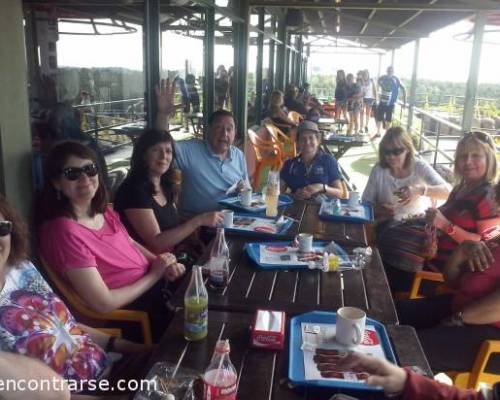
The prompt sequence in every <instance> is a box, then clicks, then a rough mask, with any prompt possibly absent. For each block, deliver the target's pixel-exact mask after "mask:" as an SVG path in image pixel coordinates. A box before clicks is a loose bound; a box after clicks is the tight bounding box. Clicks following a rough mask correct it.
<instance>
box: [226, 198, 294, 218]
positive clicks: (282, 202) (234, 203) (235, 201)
mask: <svg viewBox="0 0 500 400" xmlns="http://www.w3.org/2000/svg"><path fill="white" fill-rule="evenodd" d="M261 196H262V194H261V193H253V194H252V199H257V198H260V197H261ZM219 204H222V205H224V206H226V207H229V208H233V209H235V210H241V211H245V212H251V213H261V212H264V211H266V206H265V205H261V206H255V207H246V206H243V205H242V204H241V203H240V199H239V198H238V196H231V197H226V198H224V199H222V200H219ZM290 204H293V199H292V198H291V197H290V196H288V195H286V194H280V196H279V199H278V207H285V206H289V205H290Z"/></svg>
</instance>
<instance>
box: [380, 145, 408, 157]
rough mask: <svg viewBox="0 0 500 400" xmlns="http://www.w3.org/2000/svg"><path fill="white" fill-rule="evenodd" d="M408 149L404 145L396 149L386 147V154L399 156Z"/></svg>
mask: <svg viewBox="0 0 500 400" xmlns="http://www.w3.org/2000/svg"><path fill="white" fill-rule="evenodd" d="M405 150H406V149H405V148H404V147H396V148H395V149H385V150H384V156H390V155H393V156H399V155H401V154H403V153H404V151H405Z"/></svg>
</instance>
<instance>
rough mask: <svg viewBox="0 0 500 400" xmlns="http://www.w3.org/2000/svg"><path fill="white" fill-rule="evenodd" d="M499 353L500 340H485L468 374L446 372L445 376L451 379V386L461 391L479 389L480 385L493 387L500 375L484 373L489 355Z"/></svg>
mask: <svg viewBox="0 0 500 400" xmlns="http://www.w3.org/2000/svg"><path fill="white" fill-rule="evenodd" d="M495 353H500V340H485V341H484V342H483V343H481V347H480V348H479V351H478V352H477V355H476V359H475V360H474V365H473V366H472V370H471V371H470V372H447V373H446V375H448V376H450V377H451V378H452V379H453V384H454V385H455V386H458V387H459V388H462V389H474V390H478V389H479V384H480V383H486V384H488V385H489V386H493V384H494V383H496V382H499V381H500V375H497V374H491V373H489V372H485V371H484V370H485V368H486V366H487V365H488V361H489V359H490V357H491V355H493V354H495Z"/></svg>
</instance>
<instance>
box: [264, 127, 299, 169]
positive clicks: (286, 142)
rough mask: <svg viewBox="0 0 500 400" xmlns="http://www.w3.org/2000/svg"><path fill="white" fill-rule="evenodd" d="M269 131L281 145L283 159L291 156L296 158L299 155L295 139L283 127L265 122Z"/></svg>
mask: <svg viewBox="0 0 500 400" xmlns="http://www.w3.org/2000/svg"><path fill="white" fill-rule="evenodd" d="M264 126H265V127H266V129H267V131H268V132H269V134H270V135H271V137H272V138H273V139H274V140H275V141H276V142H277V143H280V145H281V151H282V161H283V162H285V161H286V160H288V159H289V158H294V157H296V156H297V147H296V146H295V141H294V140H293V139H292V138H290V137H288V136H287V135H285V134H284V133H283V132H282V131H281V129H279V128H278V127H277V126H276V125H274V124H272V123H270V122H266V123H265V124H264Z"/></svg>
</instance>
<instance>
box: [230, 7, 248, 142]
mask: <svg viewBox="0 0 500 400" xmlns="http://www.w3.org/2000/svg"><path fill="white" fill-rule="evenodd" d="M235 4H237V5H235V12H236V14H237V16H238V17H240V18H241V19H243V21H244V22H238V23H237V24H238V27H237V29H236V32H235V36H234V45H235V54H237V55H238V57H237V58H235V59H234V72H235V82H236V91H235V103H236V107H235V109H234V110H233V113H234V117H235V120H236V125H237V129H238V138H239V139H243V138H244V137H245V135H246V131H247V67H248V65H247V64H248V27H249V25H250V14H249V11H250V9H249V6H248V0H240V1H238V2H237V3H235ZM233 26H234V25H233Z"/></svg>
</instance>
